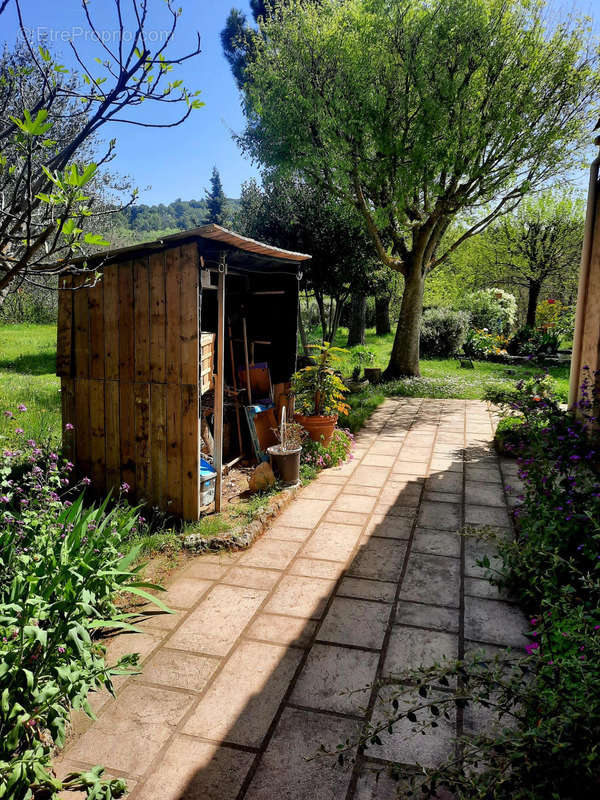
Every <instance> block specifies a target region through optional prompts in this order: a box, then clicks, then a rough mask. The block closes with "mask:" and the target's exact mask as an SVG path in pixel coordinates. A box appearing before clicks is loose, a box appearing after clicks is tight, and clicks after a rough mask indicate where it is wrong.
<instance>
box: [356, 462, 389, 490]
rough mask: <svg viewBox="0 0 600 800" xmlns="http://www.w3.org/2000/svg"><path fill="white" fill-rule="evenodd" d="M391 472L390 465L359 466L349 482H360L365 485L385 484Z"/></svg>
mask: <svg viewBox="0 0 600 800" xmlns="http://www.w3.org/2000/svg"><path fill="white" fill-rule="evenodd" d="M389 474H390V469H389V467H363V466H362V465H361V466H360V467H357V469H356V470H355V471H354V475H353V476H352V477H351V478H350V481H349V482H348V483H349V484H352V483H358V484H362V485H363V486H383V485H384V483H385V482H386V481H387V479H388V476H389Z"/></svg>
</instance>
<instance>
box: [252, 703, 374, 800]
mask: <svg viewBox="0 0 600 800" xmlns="http://www.w3.org/2000/svg"><path fill="white" fill-rule="evenodd" d="M358 729H359V725H358V723H357V722H354V721H352V720H349V719H343V718H340V717H333V716H331V715H330V714H319V713H318V712H313V711H301V710H299V709H292V708H286V709H285V710H284V712H283V714H282V716H281V719H280V720H279V723H278V725H277V728H276V730H275V734H274V736H273V739H272V740H271V742H270V743H269V746H268V747H267V749H266V751H265V753H264V755H263V756H262V758H261V761H260V763H259V766H258V769H257V771H256V774H255V775H254V778H253V779H252V782H251V783H250V787H249V789H248V792H247V794H246V798H245V800H275V798H277V800H334V798H335V799H336V800H338V798H343V797H345V796H346V790H347V788H348V784H349V783H350V777H351V771H350V770H349V769H347V768H345V767H340V766H339V765H338V764H337V762H336V760H335V758H331V756H323V755H319V752H318V750H319V745H320V744H323V745H324V746H325V747H326V748H328V749H330V750H335V748H336V746H337V745H338V744H339V743H340V742H343V741H345V740H346V739H354V738H355V737H356V735H357V733H358ZM317 743H318V744H317ZM282 764H285V769H282Z"/></svg>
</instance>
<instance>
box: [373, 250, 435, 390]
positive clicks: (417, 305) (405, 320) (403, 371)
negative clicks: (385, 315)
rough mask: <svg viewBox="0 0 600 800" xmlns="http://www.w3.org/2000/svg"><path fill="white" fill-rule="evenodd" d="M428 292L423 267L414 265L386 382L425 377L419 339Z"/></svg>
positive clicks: (405, 288)
mask: <svg viewBox="0 0 600 800" xmlns="http://www.w3.org/2000/svg"><path fill="white" fill-rule="evenodd" d="M424 288H425V277H424V276H423V270H422V268H421V263H413V264H411V265H410V271H409V273H408V276H407V277H406V278H405V282H404V293H403V295H402V303H401V305H400V316H399V318H398V326H397V328H396V335H395V336H394V345H393V347H392V352H391V354H390V361H389V364H388V365H387V369H386V370H385V372H384V373H383V378H384V380H393V379H394V378H404V377H418V376H419V375H420V374H421V373H420V371H419V339H420V336H421V330H420V328H421V315H422V313H423V290H424Z"/></svg>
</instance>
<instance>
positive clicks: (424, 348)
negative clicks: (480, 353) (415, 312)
mask: <svg viewBox="0 0 600 800" xmlns="http://www.w3.org/2000/svg"><path fill="white" fill-rule="evenodd" d="M468 324H469V317H468V315H467V314H466V313H465V312H464V311H454V310H453V309H451V308H428V309H427V310H426V311H424V312H423V317H422V319H421V355H423V356H426V357H427V356H429V357H434V356H438V357H441V358H446V357H448V356H453V355H454V354H455V353H457V352H458V351H459V350H460V348H461V347H462V345H463V342H464V341H465V338H466V335H467V327H468Z"/></svg>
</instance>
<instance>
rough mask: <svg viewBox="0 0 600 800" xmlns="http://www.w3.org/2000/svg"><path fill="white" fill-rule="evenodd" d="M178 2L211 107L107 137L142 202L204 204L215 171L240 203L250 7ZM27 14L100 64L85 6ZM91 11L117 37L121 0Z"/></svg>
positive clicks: (104, 1) (157, 24) (3, 34)
mask: <svg viewBox="0 0 600 800" xmlns="http://www.w3.org/2000/svg"><path fill="white" fill-rule="evenodd" d="M598 2H600V0H566V2H561V1H560V0H559V2H555V3H552V5H553V6H554V8H555V9H558V11H559V13H560V12H561V11H562V12H563V13H564V12H569V11H576V12H579V13H584V14H593V15H594V16H596V14H594V12H595V11H596V9H597V7H598V6H597V4H598ZM178 3H181V5H182V6H183V14H182V16H181V18H180V20H179V24H178V28H177V33H176V37H175V41H174V43H173V49H172V53H173V54H184V53H186V52H188V51H189V50H190V49H192V48H193V47H194V46H195V32H196V31H198V32H199V33H200V36H201V40H202V53H201V54H200V55H199V56H197V57H196V58H195V59H192V60H191V61H188V62H186V63H185V64H184V65H183V66H181V67H178V68H177V70H178V72H177V77H180V78H182V79H183V80H184V82H185V84H186V86H188V87H189V88H190V89H194V90H195V89H200V90H201V91H202V95H201V99H202V100H203V101H204V102H205V103H206V105H205V106H204V108H202V109H200V110H198V111H196V112H195V113H194V114H192V116H191V118H190V119H188V120H187V121H186V122H185V123H184V124H183V125H182V126H181V127H178V128H172V129H168V130H164V129H163V130H161V129H158V130H149V129H145V128H141V127H138V126H127V125H111V126H106V127H105V128H104V129H103V131H102V135H103V138H105V139H110V138H112V137H116V138H117V140H118V147H117V157H116V158H115V160H114V161H113V163H112V167H113V168H114V169H115V170H116V171H118V172H119V173H120V174H123V175H129V176H130V177H131V178H132V181H133V184H134V185H135V186H137V187H138V188H139V189H140V198H139V201H140V202H142V203H159V202H164V203H169V202H171V201H172V200H175V199H176V198H178V197H181V198H182V199H184V200H191V199H200V198H201V197H203V196H204V188H205V187H207V186H208V181H209V177H210V172H211V170H212V167H213V165H216V166H217V167H218V169H219V171H220V173H221V178H222V180H223V186H224V189H225V193H226V194H227V195H228V196H229V197H239V194H240V185H241V183H242V182H243V181H245V180H247V179H248V178H251V177H253V176H257V175H258V171H257V169H256V167H255V166H254V165H252V164H251V163H250V162H249V161H248V160H247V159H245V158H244V157H243V156H242V154H241V152H240V151H239V149H238V147H237V145H236V144H235V142H234V141H233V139H232V136H231V131H235V132H240V131H241V130H242V129H243V124H244V120H243V115H242V112H241V108H240V100H239V95H238V92H237V88H236V86H235V83H234V80H233V78H232V76H231V72H230V70H229V65H228V64H227V62H226V61H225V58H224V57H223V54H222V50H221V42H220V38H219V33H220V31H221V29H222V28H223V25H224V23H225V19H226V17H227V15H228V13H229V11H230V9H231V8H232V7H233V6H235V7H236V8H241V9H243V10H244V11H246V13H247V14H248V16H250V12H249V3H248V0H175V5H176V6H177V5H178ZM11 5H12V4H11ZM149 5H150V6H151V8H152V9H157V10H158V16H155V17H154V18H153V19H152V20H151V22H150V23H149V25H148V26H147V29H148V30H154V31H157V32H158V33H157V35H160V31H161V30H164V27H165V16H164V5H163V3H161V2H160V0H151V1H150V3H149ZM128 6H129V0H124V2H123V7H124V8H125V7H128ZM21 7H22V11H23V16H24V21H25V25H26V26H27V27H29V28H30V29H31V30H32V32H33V38H34V39H36V38H39V37H40V36H41V35H46V36H47V37H49V38H50V40H51V41H52V43H53V47H54V49H55V50H57V51H58V52H59V53H60V54H61V55H62V57H63V58H62V60H63V62H64V63H66V64H67V65H68V66H72V65H73V63H74V62H73V57H72V55H71V51H70V48H69V45H68V43H67V41H66V40H67V38H68V37H69V36H73V40H74V41H75V42H76V44H77V47H78V50H79V51H80V53H81V54H82V55H83V56H84V58H85V61H86V63H91V64H92V65H93V59H94V57H95V56H96V55H99V56H102V49H101V46H100V45H99V44H98V43H94V42H92V41H90V40H89V38H86V35H85V28H86V21H85V18H84V16H83V13H82V10H81V0H54V2H49V1H48V0H21ZM89 7H90V9H91V10H92V12H93V15H94V17H95V19H97V27H98V29H99V30H101V31H103V32H104V31H106V32H108V35H110V32H111V31H112V30H114V28H115V23H114V3H113V0H89ZM1 22H2V29H1V30H0V43H2V40H4V41H7V42H8V43H9V44H12V43H13V42H14V41H15V38H16V35H17V20H16V15H15V14H14V12H13V11H12V9H11V8H10V6H9V10H8V12H5V14H4V15H3V16H2V17H1ZM149 112H150V109H144V113H145V115H146V116H150V113H149ZM152 113H153V115H154V120H155V121H164V120H165V119H167V118H168V114H167V109H166V108H165V107H164V106H155V107H154V109H153V112H152ZM573 177H574V179H575V181H576V182H577V183H579V182H581V185H582V186H584V185H586V181H587V170H586V169H585V168H583V169H582V170H581V175H574V176H573ZM149 186H150V187H151V188H149V189H148V188H147V187H149Z"/></svg>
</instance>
